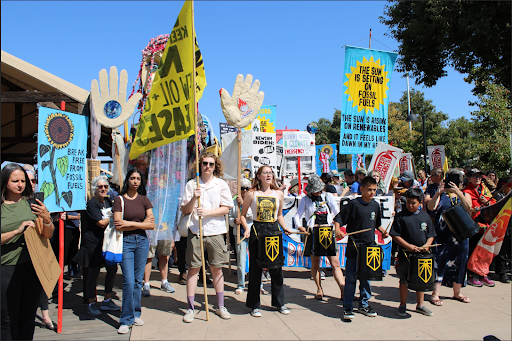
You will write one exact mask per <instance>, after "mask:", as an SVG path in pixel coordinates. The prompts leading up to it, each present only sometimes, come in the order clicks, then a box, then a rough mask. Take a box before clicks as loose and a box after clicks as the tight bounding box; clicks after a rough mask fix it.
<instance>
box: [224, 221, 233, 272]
mask: <svg viewBox="0 0 512 341" xmlns="http://www.w3.org/2000/svg"><path fill="white" fill-rule="evenodd" d="M228 219H229V218H228V215H227V214H225V215H224V220H225V221H226V231H227V235H226V241H227V244H228V245H227V249H228V269H229V274H230V275H231V274H233V270H231V238H230V234H231V233H229V220H228Z"/></svg>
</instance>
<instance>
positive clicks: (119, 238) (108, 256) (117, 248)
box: [102, 196, 124, 265]
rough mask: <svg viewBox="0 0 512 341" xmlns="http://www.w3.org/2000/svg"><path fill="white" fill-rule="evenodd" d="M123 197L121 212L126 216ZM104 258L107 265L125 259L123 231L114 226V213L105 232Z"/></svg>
mask: <svg viewBox="0 0 512 341" xmlns="http://www.w3.org/2000/svg"><path fill="white" fill-rule="evenodd" d="M119 198H120V199H121V212H122V214H123V218H124V200H123V197H122V196H119ZM102 251H103V258H105V263H107V265H114V264H117V263H120V262H121V261H122V260H123V231H117V229H116V227H115V226H114V215H112V216H110V222H109V224H108V226H107V227H106V228H105V232H103V247H102Z"/></svg>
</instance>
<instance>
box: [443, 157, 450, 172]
mask: <svg viewBox="0 0 512 341" xmlns="http://www.w3.org/2000/svg"><path fill="white" fill-rule="evenodd" d="M448 169H449V168H448V157H447V156H445V157H444V164H443V171H444V173H445V174H446V172H448Z"/></svg>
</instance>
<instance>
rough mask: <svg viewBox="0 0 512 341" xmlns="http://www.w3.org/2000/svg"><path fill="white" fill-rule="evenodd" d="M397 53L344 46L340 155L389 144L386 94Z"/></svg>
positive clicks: (370, 152)
mask: <svg viewBox="0 0 512 341" xmlns="http://www.w3.org/2000/svg"><path fill="white" fill-rule="evenodd" d="M397 56H398V54H396V53H394V52H385V51H378V50H370V49H364V48H360V47H354V46H346V47H345V66H344V74H345V75H344V77H343V94H342V97H341V125H340V145H339V153H340V154H373V153H374V151H375V148H376V147H377V142H383V143H385V144H387V143H388V103H389V98H388V93H389V82H390V81H391V74H392V73H393V67H394V65H395V60H396V57H397Z"/></svg>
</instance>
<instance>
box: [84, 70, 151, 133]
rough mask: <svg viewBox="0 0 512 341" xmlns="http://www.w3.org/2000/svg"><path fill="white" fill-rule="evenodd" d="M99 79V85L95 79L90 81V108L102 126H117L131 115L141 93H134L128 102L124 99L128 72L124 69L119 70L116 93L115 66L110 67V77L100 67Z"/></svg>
mask: <svg viewBox="0 0 512 341" xmlns="http://www.w3.org/2000/svg"><path fill="white" fill-rule="evenodd" d="M99 79H100V82H99V86H98V81H97V80H96V79H93V80H92V82H91V110H92V112H93V114H94V116H95V117H96V119H97V120H98V122H100V123H101V125H102V126H104V127H107V128H117V127H119V126H121V125H123V123H124V122H125V121H127V120H128V119H129V118H130V117H131V116H132V114H133V111H134V109H135V106H136V105H137V103H138V102H139V101H140V99H141V98H142V94H140V93H135V94H133V96H132V97H130V99H129V100H128V102H127V101H126V86H127V84H128V73H127V72H126V70H121V77H120V79H119V95H118V84H117V82H118V78H117V68H116V67H115V66H112V67H110V77H109V75H108V74H107V70H105V69H102V70H101V71H100V74H99ZM100 91H101V92H100Z"/></svg>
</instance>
